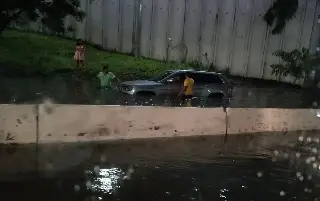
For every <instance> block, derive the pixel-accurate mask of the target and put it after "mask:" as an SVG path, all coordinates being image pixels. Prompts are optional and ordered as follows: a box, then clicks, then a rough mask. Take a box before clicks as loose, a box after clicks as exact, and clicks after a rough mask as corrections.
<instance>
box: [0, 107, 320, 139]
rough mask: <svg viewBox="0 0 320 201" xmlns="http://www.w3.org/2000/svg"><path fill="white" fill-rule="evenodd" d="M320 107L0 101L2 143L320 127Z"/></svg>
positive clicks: (316, 128) (215, 133) (294, 129)
mask: <svg viewBox="0 0 320 201" xmlns="http://www.w3.org/2000/svg"><path fill="white" fill-rule="evenodd" d="M317 112H318V113H319V115H320V110H319V111H317V110H314V109H267V108H262V109H259V108H248V109H245V108H228V109H227V110H226V112H224V111H223V109H222V108H169V107H126V106H94V105H57V104H41V105H0V144H8V143H57V142H86V141H103V140H118V139H133V138H155V137H175V136H195V135H224V134H226V133H227V134H240V133H255V132H266V131H267V132H268V131H270V132H275V131H297V130H318V129H319V130H320V117H318V116H319V115H318V114H317Z"/></svg>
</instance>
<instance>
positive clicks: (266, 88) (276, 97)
mask: <svg viewBox="0 0 320 201" xmlns="http://www.w3.org/2000/svg"><path fill="white" fill-rule="evenodd" d="M98 84H99V82H98V81H97V80H89V81H88V80H83V79H76V78H72V77H70V78H61V77H53V78H40V77H38V78H35V77H32V78H0V90H1V96H0V103H36V102H41V101H43V99H46V98H50V99H51V100H52V101H54V102H56V103H62V104H104V105H120V104H121V105H165V106H184V104H182V101H181V100H180V99H179V98H178V97H170V98H169V97H156V98H153V99H139V98H137V97H131V96H127V95H124V94H122V93H119V92H113V93H106V92H105V91H103V90H100V89H99V85H98ZM319 94H320V92H319V91H314V90H302V89H299V88H297V87H292V86H291V87H290V86H288V85H285V84H272V85H270V84H266V83H259V82H250V81H239V80H236V81H235V88H234V91H233V97H232V100H231V102H230V104H229V106H230V107H273V108H308V107H311V106H312V103H313V102H314V101H315V100H318V99H319V96H320V95H319ZM221 105H222V102H221V101H220V100H204V99H203V98H198V99H195V100H193V101H192V106H195V107H197V106H199V107H217V106H221Z"/></svg>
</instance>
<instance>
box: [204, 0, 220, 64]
mask: <svg viewBox="0 0 320 201" xmlns="http://www.w3.org/2000/svg"><path fill="white" fill-rule="evenodd" d="M218 6H219V5H218V0H203V11H202V12H203V19H202V26H201V36H200V37H201V40H200V56H201V58H200V59H201V62H202V63H204V64H207V65H209V64H210V63H213V62H214V53H215V51H214V50H215V44H216V40H215V39H216V34H217V21H216V19H217V17H218ZM205 55H206V56H205Z"/></svg>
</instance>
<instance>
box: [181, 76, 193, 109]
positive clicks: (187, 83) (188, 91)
mask: <svg viewBox="0 0 320 201" xmlns="http://www.w3.org/2000/svg"><path fill="white" fill-rule="evenodd" d="M185 76H186V79H185V80H184V82H183V88H182V91H181V93H180V94H179V95H180V96H181V95H182V97H183V99H184V100H188V102H189V101H191V99H192V98H193V85H194V80H193V79H192V78H191V77H190V74H189V73H188V72H186V74H185ZM187 106H190V103H187Z"/></svg>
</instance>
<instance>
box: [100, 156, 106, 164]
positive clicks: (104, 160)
mask: <svg viewBox="0 0 320 201" xmlns="http://www.w3.org/2000/svg"><path fill="white" fill-rule="evenodd" d="M106 161H107V157H105V156H104V155H102V156H101V157H100V162H102V163H104V162H106Z"/></svg>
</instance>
